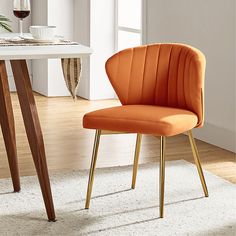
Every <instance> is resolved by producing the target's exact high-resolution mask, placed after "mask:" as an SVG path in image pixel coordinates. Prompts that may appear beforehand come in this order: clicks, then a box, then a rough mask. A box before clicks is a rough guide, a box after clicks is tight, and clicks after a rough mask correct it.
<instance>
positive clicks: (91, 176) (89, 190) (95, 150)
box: [85, 130, 101, 209]
mask: <svg viewBox="0 0 236 236" xmlns="http://www.w3.org/2000/svg"><path fill="white" fill-rule="evenodd" d="M100 136H101V130H96V134H95V139H94V146H93V155H92V160H91V166H90V172H89V181H88V188H87V197H86V204H85V209H89V205H90V199H91V194H92V188H93V180H94V171H95V168H96V162H97V155H98V147H99V141H100Z"/></svg>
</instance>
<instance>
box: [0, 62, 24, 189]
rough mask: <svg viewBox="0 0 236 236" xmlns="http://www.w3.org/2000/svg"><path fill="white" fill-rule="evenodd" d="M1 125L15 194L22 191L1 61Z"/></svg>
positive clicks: (5, 73) (3, 68) (12, 123)
mask: <svg viewBox="0 0 236 236" xmlns="http://www.w3.org/2000/svg"><path fill="white" fill-rule="evenodd" d="M0 124H1V128H2V133H3V138H4V142H5V146H6V151H7V157H8V162H9V166H10V172H11V178H12V183H13V188H14V192H19V191H20V176H19V169H18V160H17V151H16V137H15V124H14V116H13V110H12V103H11V96H10V91H9V85H8V79H7V72H6V66H5V61H1V60H0Z"/></svg>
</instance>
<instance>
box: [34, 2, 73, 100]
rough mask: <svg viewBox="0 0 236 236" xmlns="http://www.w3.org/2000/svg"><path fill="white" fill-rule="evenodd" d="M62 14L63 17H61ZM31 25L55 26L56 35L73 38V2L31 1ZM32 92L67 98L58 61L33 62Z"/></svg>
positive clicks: (67, 94)
mask: <svg viewBox="0 0 236 236" xmlns="http://www.w3.org/2000/svg"><path fill="white" fill-rule="evenodd" d="M62 13H63V15H62ZM32 24H33V25H55V26H56V27H57V29H56V30H57V32H56V34H57V35H63V36H64V37H65V38H66V39H70V40H73V38H74V0H40V1H38V0H33V5H32ZM33 75H34V76H33V90H34V91H37V92H39V93H41V94H43V95H45V96H49V97H51V96H69V92H68V90H67V88H66V85H65V81H64V78H63V73H62V68H61V62H60V60H59V59H50V60H34V61H33Z"/></svg>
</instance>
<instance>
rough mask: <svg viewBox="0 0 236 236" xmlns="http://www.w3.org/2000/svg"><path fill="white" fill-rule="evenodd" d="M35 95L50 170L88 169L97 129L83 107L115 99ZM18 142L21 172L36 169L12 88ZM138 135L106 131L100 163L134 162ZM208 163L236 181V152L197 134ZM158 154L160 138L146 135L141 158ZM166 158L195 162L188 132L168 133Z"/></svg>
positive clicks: (1, 166) (2, 165) (2, 158)
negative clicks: (85, 120)
mask: <svg viewBox="0 0 236 236" xmlns="http://www.w3.org/2000/svg"><path fill="white" fill-rule="evenodd" d="M35 96H36V102H37V105H38V111H39V116H40V119H41V125H42V129H43V134H44V141H45V146H46V154H47V160H48V167H49V170H50V173H53V172H58V171H62V170H63V171H64V170H74V169H87V168H89V165H90V159H91V153H92V146H93V138H94V131H92V130H85V129H83V128H82V117H83V114H84V113H85V112H88V111H91V110H95V109H99V108H104V107H109V106H116V105H119V103H118V102H117V101H116V100H103V101H87V100H82V99H80V100H78V101H76V102H74V101H73V100H72V99H71V98H45V97H42V96H40V95H37V94H36V95H35ZM12 99H13V106H14V114H15V123H16V134H17V148H18V156H19V165H20V173H21V176H27V175H34V174H35V168H34V165H33V161H32V158H31V153H30V149H29V145H28V142H27V139H26V134H25V130H24V125H23V120H22V117H21V113H20V108H19V103H18V99H17V96H16V94H12ZM134 145H135V135H130V134H124V135H123V134H120V135H111V136H110V135H109V136H102V138H101V144H100V149H99V157H98V163H97V166H98V167H107V166H118V165H128V164H132V162H133V153H134ZM197 145H198V149H199V153H200V157H201V161H202V166H203V168H204V169H206V170H208V171H210V172H212V173H214V174H216V175H218V176H220V177H222V178H224V179H227V180H229V181H231V182H233V183H236V155H235V154H234V153H231V152H229V151H226V150H223V149H221V148H218V147H215V146H213V145H210V144H207V143H205V142H202V141H198V140H197ZM158 158H159V139H158V138H156V137H152V136H144V137H143V142H142V148H141V156H140V163H145V162H156V161H158ZM166 159H167V160H176V159H185V160H187V161H190V162H193V157H192V153H191V149H190V145H189V142H188V137H187V136H185V135H179V136H176V137H172V138H168V139H167V157H166ZM9 176H10V174H9V168H8V162H7V157H6V152H5V147H4V143H3V138H2V134H1V132H0V178H5V177H9Z"/></svg>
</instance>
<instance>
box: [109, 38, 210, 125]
mask: <svg viewBox="0 0 236 236" xmlns="http://www.w3.org/2000/svg"><path fill="white" fill-rule="evenodd" d="M205 64H206V61H205V56H204V55H203V53H201V52H200V51H199V50H198V49H196V48H193V47H190V46H188V45H183V44H171V43H169V44H151V45H145V46H139V47H135V48H129V49H125V50H123V51H120V52H118V53H116V54H115V55H113V56H112V57H110V58H109V59H108V60H107V62H106V72H107V75H108V78H109V80H110V82H111V84H112V86H113V88H114V90H115V91H116V93H117V96H118V97H119V99H120V101H121V103H122V104H123V105H131V104H146V105H157V106H167V107H175V108H182V109H186V110H190V111H192V112H194V113H195V114H196V115H197V116H198V124H197V127H200V126H202V125H203V121H204V115H203V101H204V98H203V91H204V77H205Z"/></svg>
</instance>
